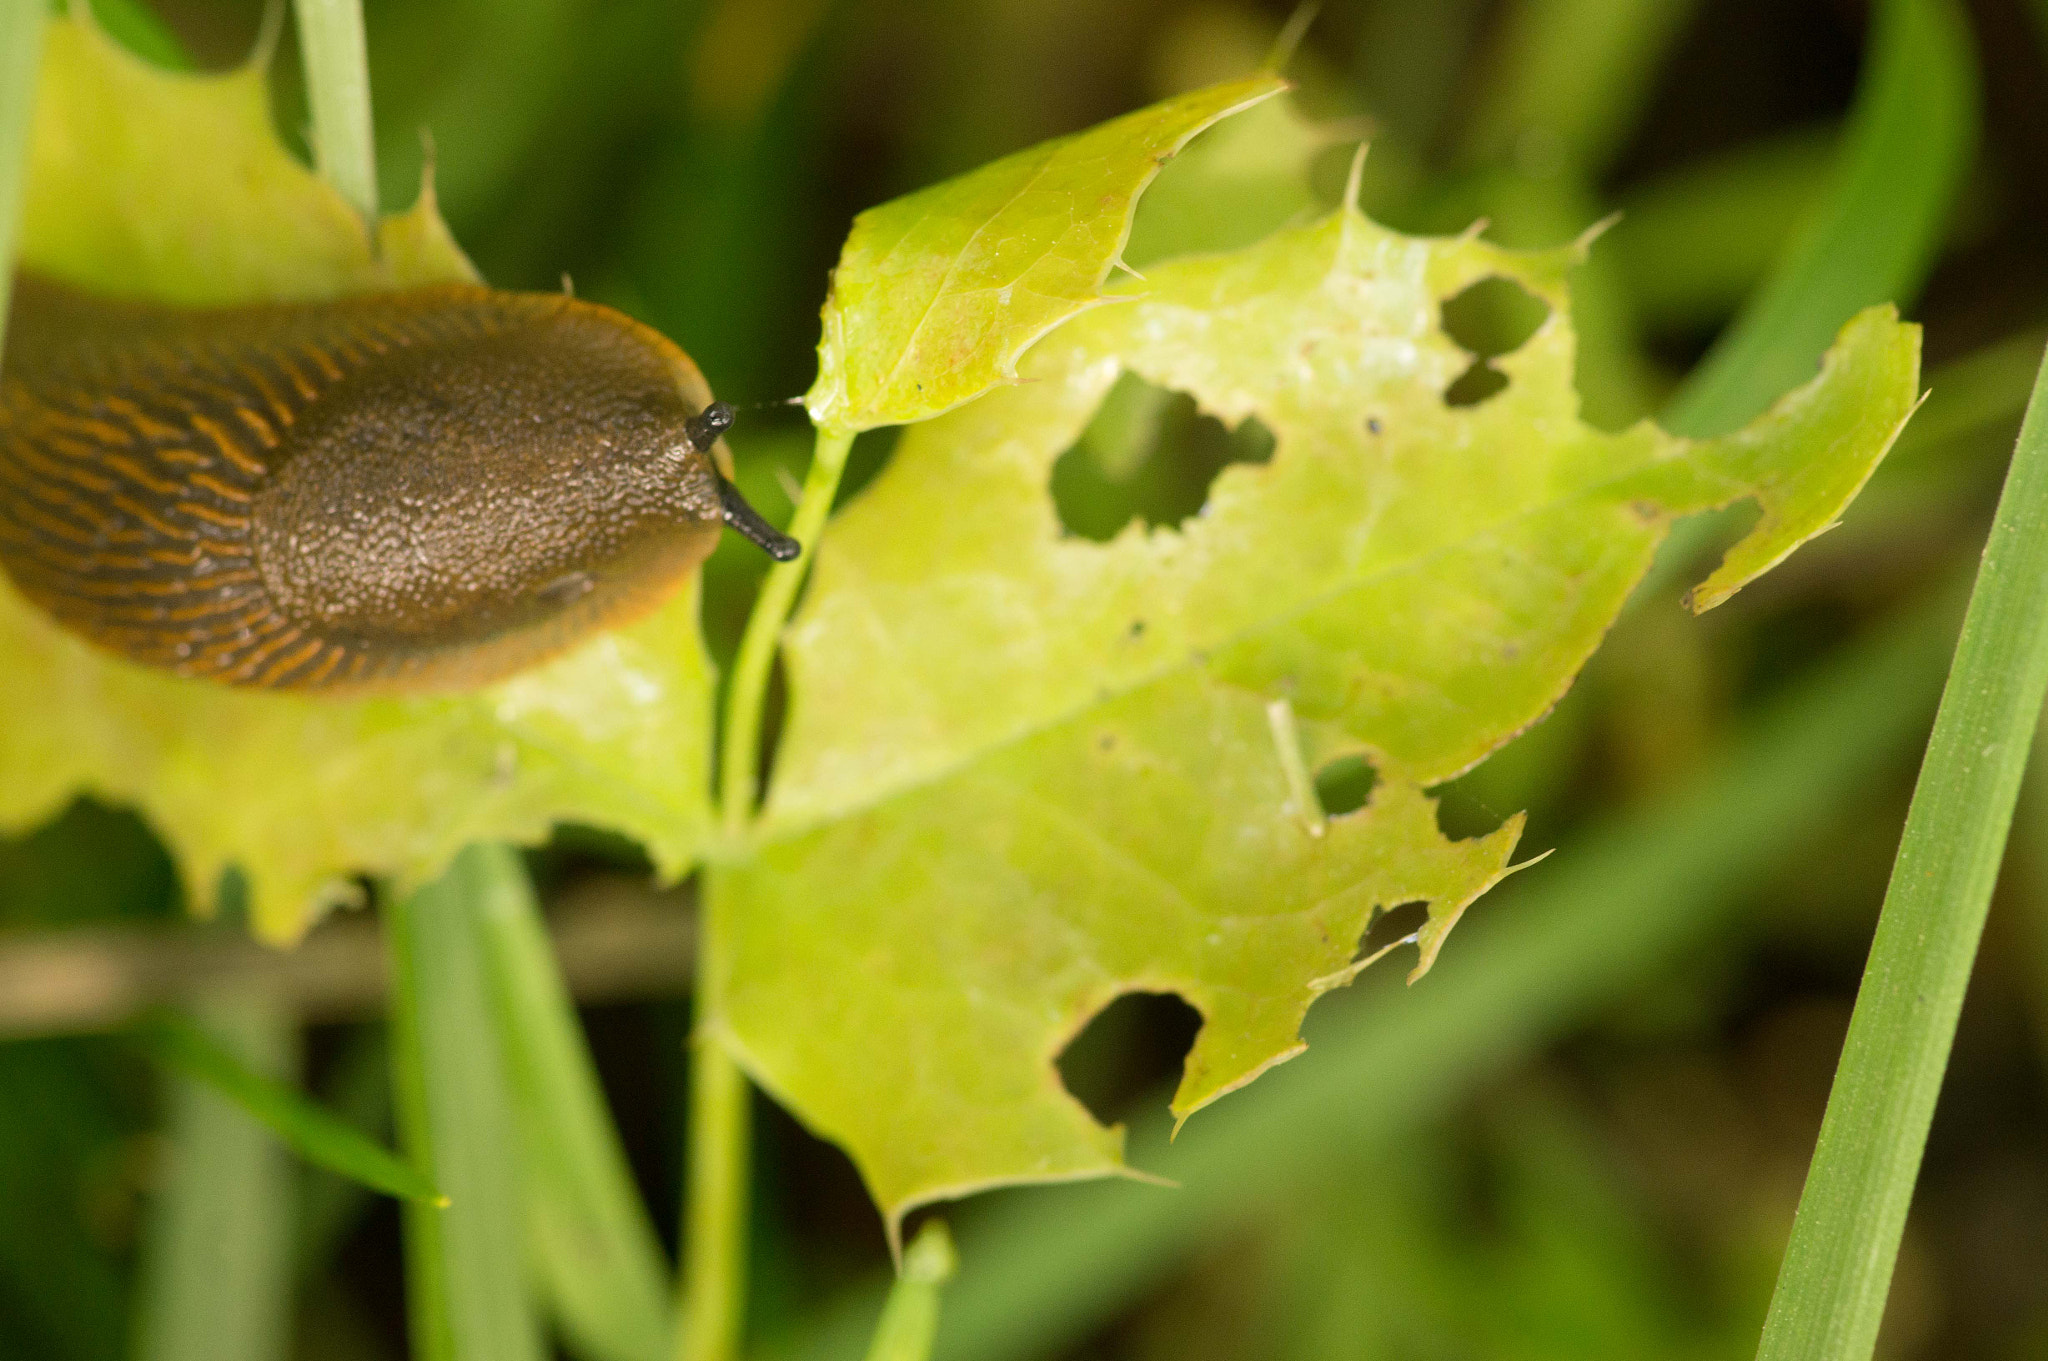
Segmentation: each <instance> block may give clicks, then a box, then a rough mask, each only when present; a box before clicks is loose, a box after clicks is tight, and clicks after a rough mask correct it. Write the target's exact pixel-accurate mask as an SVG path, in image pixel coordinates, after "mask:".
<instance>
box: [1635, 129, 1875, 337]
mask: <svg viewBox="0 0 2048 1361" xmlns="http://www.w3.org/2000/svg"><path fill="white" fill-rule="evenodd" d="M1840 141H1841V132H1840V129H1838V128H1835V127H1831V126H1820V127H1808V128H1801V129H1798V130H1796V131H1794V132H1790V133H1785V134H1782V135H1780V136H1776V137H1772V138H1769V139H1767V140H1762V141H1756V142H1750V143H1746V144H1745V145H1743V146H1741V147H1738V148H1736V149H1735V150H1733V151H1730V152H1728V153H1726V154H1724V155H1720V156H1714V157H1710V158H1708V159H1706V160H1702V161H1698V162H1694V163H1691V164H1687V165H1685V166H1682V167H1680V168H1678V169H1676V170H1673V171H1671V172H1670V173H1668V174H1665V175H1661V176H1659V177H1657V178H1656V179H1654V180H1652V181H1650V182H1649V183H1647V184H1644V185H1642V186H1641V187H1639V188H1636V189H1632V190H1630V191H1629V193H1628V194H1627V195H1626V196H1625V197H1624V198H1623V199H1622V203H1621V221H1620V222H1618V223H1616V224H1615V227H1614V230H1613V231H1611V232H1609V233H1608V234H1607V235H1606V236H1604V237H1602V238H1601V241H1600V248H1601V249H1604V250H1607V251H1610V252H1612V253H1613V257H1614V267H1615V272H1616V273H1617V274H1619V275H1620V276H1621V278H1622V281H1623V283H1624V284H1625V285H1626V287H1627V288H1628V293H1629V297H1630V300H1631V301H1632V302H1634V304H1635V306H1636V308H1637V310H1638V311H1639V312H1641V314H1642V316H1643V320H1644V322H1645V324H1646V325H1650V326H1661V327H1667V328H1668V327H1687V326H1705V325H1712V324H1714V323H1717V322H1719V321H1721V320H1722V319H1723V318H1725V317H1726V316H1728V314H1729V313H1730V312H1732V311H1734V310H1735V308H1736V307H1737V306H1738V305H1739V304H1740V303H1741V302H1742V300H1743V298H1744V297H1746V296H1747V295H1748V294H1749V293H1750V292H1751V291H1752V290H1753V289H1754V288H1755V287H1756V285H1757V283H1758V282H1759V281H1760V280H1762V279H1763V278H1764V277H1765V276H1766V275H1768V274H1769V272H1770V270H1771V267H1772V265H1773V264H1775V263H1776V261H1777V258H1778V256H1779V255H1780V254H1781V253H1782V250H1783V246H1784V243H1785V242H1786V240H1787V239H1789V238H1790V236H1791V234H1792V233H1793V231H1795V230H1796V229H1797V228H1798V227H1799V226H1800V225H1801V224H1802V223H1804V222H1805V221H1806V220H1807V219H1808V217H1809V216H1810V215H1811V214H1812V212H1813V208H1814V204H1815V202H1816V200H1817V199H1818V197H1819V195H1820V193H1821V192H1822V191H1824V190H1825V189H1826V188H1827V184H1828V173H1829V171H1830V169H1831V168H1832V167H1834V166H1835V165H1836V164H1838V162H1839V155H1838V152H1839V144H1840Z"/></svg>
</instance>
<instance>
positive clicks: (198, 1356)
mask: <svg viewBox="0 0 2048 1361" xmlns="http://www.w3.org/2000/svg"><path fill="white" fill-rule="evenodd" d="M194 1010H195V1012H196V1013H197V1015H198V1016H200V1017H202V1018H203V1021H204V1026H205V1028H202V1027H201V1024H200V1023H199V1022H197V1021H194V1020H191V1019H188V1018H186V1017H184V1016H180V1015H176V1014H170V1015H167V1016H166V1017H165V1018H164V1019H163V1020H162V1021H161V1022H159V1023H158V1025H157V1026H156V1027H155V1028H154V1031H153V1032H151V1033H153V1035H154V1036H155V1038H156V1040H157V1043H156V1046H155V1047H156V1048H157V1050H158V1052H159V1053H160V1054H162V1055H163V1056H164V1057H165V1058H166V1059H167V1060H168V1061H169V1063H170V1064H171V1066H172V1067H173V1068H174V1069H176V1070H178V1071H179V1072H180V1073H181V1074H182V1076H183V1079H184V1080H182V1081H178V1082H174V1083H173V1084H171V1090H170V1092H169V1098H170V1100H169V1107H170V1112H169V1119H168V1121H167V1122H166V1124H167V1128H166V1130H165V1135H166V1144H167V1148H166V1152H167V1155H168V1158H167V1161H168V1163H169V1174H168V1175H167V1176H166V1177H165V1178H164V1182H163V1186H162V1189H161V1190H160V1191H159V1192H158V1194H157V1196H156V1198H155V1200H154V1201H153V1203H152V1204H151V1206H150V1213H149V1226H148V1234H147V1237H146V1239H145V1246H144V1251H143V1255H142V1273H141V1280H140V1282H139V1285H140V1290H139V1293H140V1295H141V1310H140V1314H141V1321H140V1327H139V1329H138V1335H139V1345H138V1346H137V1348H136V1355H137V1357H138V1358H140V1361H282V1358H283V1357H284V1356H285V1355H286V1353H287V1352H288V1350H289V1348H290V1341H291V1304H292V1254H291V1227H292V1218H293V1211H294V1208H295V1207H294V1205H293V1200H294V1196H293V1190H294V1185H293V1179H292V1170H291V1165H290V1163H289V1162H288V1161H287V1159H286V1157H285V1154H284V1150H283V1149H282V1148H280V1147H279V1146H278V1144H277V1141H276V1140H274V1139H272V1138H271V1137H270V1134H269V1133H266V1132H265V1131H264V1130H263V1129H262V1128H261V1127H259V1126H258V1125H256V1124H254V1123H251V1121H250V1120H249V1118H248V1117H249V1116H250V1115H254V1116H255V1117H256V1119H257V1120H259V1121H261V1122H262V1123H263V1124H264V1125H268V1126H270V1127H271V1129H272V1130H274V1131H275V1132H277V1133H278V1134H280V1135H283V1136H284V1137H285V1139H286V1141H287V1142H289V1143H291V1144H293V1145H294V1146H295V1147H298V1148H300V1149H301V1150H302V1151H306V1152H307V1153H308V1156H309V1157H313V1156H315V1155H316V1154H326V1153H330V1152H334V1153H339V1154H340V1155H341V1157H342V1160H343V1161H355V1162H361V1163H362V1165H363V1166H365V1167H369V1168H372V1169H373V1170H376V1171H378V1172H380V1173H383V1172H386V1171H390V1170H395V1171H396V1172H397V1173H398V1174H400V1175H401V1176H405V1177H410V1178H412V1179H413V1180H414V1181H417V1180H418V1174H417V1173H415V1172H413V1170H412V1169H411V1168H409V1167H407V1166H405V1164H403V1163H401V1162H399V1161H398V1160H397V1159H396V1158H393V1157H392V1156H391V1155H390V1154H389V1153H386V1152H384V1150H382V1149H380V1148H378V1147H377V1146H376V1145H374V1144H372V1143H370V1142H369V1141H368V1140H366V1139H364V1138H363V1137H362V1136H361V1135H360V1134H357V1133H356V1132H355V1131H354V1130H351V1129H349V1128H348V1127H347V1126H344V1125H340V1124H337V1123H336V1122H335V1121H334V1119H333V1118H332V1117H331V1116H328V1115H327V1114H325V1113H324V1112H322V1111H321V1110H319V1108H317V1107H315V1106H313V1105H312V1104H311V1103H309V1102H307V1101H305V1100H304V1099H303V1098H301V1097H300V1096H299V1095H298V1093H296V1092H294V1091H292V1090H291V1089H290V1088H289V1087H287V1086H285V1085H284V1083H283V1080H282V1079H283V1078H284V1077H285V1075H286V1074H287V1073H288V1072H289V1070H290V1069H291V1068H292V1067H294V1066H295V1064H296V1062H297V1055H296V1053H295V1050H296V1049H297V1047H298V1030H297V1026H296V1023H295V1021H294V1018H293V1017H292V1016H291V1014H290V1013H289V1012H288V1011H287V1010H286V1009H285V1008H283V1007H282V1006H280V1005H279V1004H278V1002H277V1001H276V1000H275V999H274V998H270V997H266V996H264V995H263V994H262V992H261V991H260V990H245V991H233V992H226V993H214V994H210V995H208V996H205V997H203V998H201V999H199V1000H198V1001H197V1002H196V1004H195V1006H194ZM216 1036H218V1038H216ZM230 1046H232V1047H230ZM222 1097H226V1098H227V1100H226V1101H223V1100H222V1099H221V1098H222ZM229 1101H232V1102H234V1103H236V1104H237V1105H240V1106H241V1107H242V1110H236V1109H235V1108H234V1106H233V1105H230V1104H228V1102H229ZM244 1112H247V1114H244ZM315 1160H316V1161H325V1158H324V1157H316V1158H315ZM378 1160H381V1163H380V1162H379V1161H378ZM387 1165H388V1166H387Z"/></svg>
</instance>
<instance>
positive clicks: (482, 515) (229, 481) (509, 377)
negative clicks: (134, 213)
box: [0, 276, 794, 690]
mask: <svg viewBox="0 0 2048 1361" xmlns="http://www.w3.org/2000/svg"><path fill="white" fill-rule="evenodd" d="M16 297H17V301H16V305H15V308H14V312H13V316H12V318H11V323H10V330H9V336H8V339H9V344H8V349H7V354H6V359H5V369H4V370H0V566H4V568H5V570H6V573H7V575H8V577H9V578H10V579H11V580H12V581H13V583H14V585H15V587H16V588H17V589H19V590H20V591H21V593H22V594H23V595H24V596H26V597H27V598H28V599H29V600H31V601H33V602H34V603H35V604H36V605H38V606H40V607H41V608H42V609H44V610H45V611H46V612H48V613H49V614H50V615H51V616H52V617H53V618H55V619H56V620H57V621H58V622H59V623H61V624H62V625H64V626H65V627H67V628H69V629H71V630H72V631H73V632H76V633H78V634H80V635H82V636H84V637H86V638H87V639H89V640H91V641H92V642H94V643H97V644H99V645H100V646H102V647H105V648H108V649H110V650H112V651H115V652H118V653H120V654H121V655H123V656H125V657H128V658H130V659H132V660H134V661H138V662H143V663H146V664H148V665H152V666H158V667H163V668H166V669H169V670H172V671H177V672H180V673H182V674H187V675H196V676H204V677H208V678H211V679H215V680H219V681H224V682H227V683H230V684H237V685H251V686H263V687H273V688H287V689H318V690H337V689H342V690H363V689H373V690H426V689H446V688H455V687H462V686H469V685H476V684H481V683H484V682H487V681H490V680H494V679H497V678H498V677H500V676H503V675H506V674H509V673H510V672H512V671H515V670H518V669H520V668H522V667H524V666H527V665H530V664H532V663H534V662H536V661H539V660H541V659H542V658H544V657H546V656H548V655H551V654H553V653H555V652H559V651H561V650H563V649H564V648H567V647H569V646H571V645H573V644H574V643H575V642H577V641H579V640H580V639H581V638H583V637H585V636H587V635H588V634H589V633H590V632H592V631H593V630H595V629H598V628H602V627H609V626H613V625H616V624H619V623H623V622H625V621H627V620H628V619H630V618H632V617H634V616H636V615H638V614H640V613H644V612H645V611H646V610H648V609H651V608H653V606H654V605H656V604H658V603H659V602H660V601H661V600H662V599H664V598H666V596H667V595H668V594H669V592H670V590H671V589H672V588H673V587H674V586H675V585H676V584H677V583H678V582H679V581H681V580H682V579H683V578H684V577H685V576H686V575H687V574H688V573H689V572H690V571H691V570H693V569H694V568H695V567H696V566H697V564H698V563H699V562H701V561H702V559H703V558H704V556H705V555H706V554H708V553H709V552H710V550H711V547H712V544H713V543H714V542H715V540H716V538H717V534H718V531H719V528H720V526H721V524H723V523H725V522H727V521H730V522H732V523H733V524H734V526H735V527H736V528H738V529H740V530H741V532H742V533H745V534H747V535H748V537H749V538H753V539H754V540H755V541H756V542H757V543H761V544H762V546H763V547H766V548H768V549H769V550H770V551H771V552H775V551H776V548H777V545H778V544H780V543H786V542H788V541H787V540H784V539H782V536H780V535H777V534H776V533H775V531H774V530H773V529H771V528H769V527H767V526H766V525H765V524H764V523H763V522H762V521H761V520H760V517H759V516H758V515H755V514H754V513H753V512H752V511H751V509H746V508H745V506H744V502H741V501H739V499H738V497H737V495H736V494H735V493H733V492H732V490H731V488H730V487H729V486H728V485H727V484H726V482H725V480H724V479H723V478H722V477H721V476H720V475H719V473H718V470H717V468H716V467H715V466H714V464H713V463H712V460H711V450H712V448H713V446H714V445H715V444H716V442H717V440H718V437H719V435H720V434H721V433H723V431H724V430H725V429H726V428H727V427H729V426H730V424H731V422H732V409H731V408H730V407H729V406H726V405H725V404H724V403H715V402H713V401H712V400H711V394H710V391H709V390H708V388H707V387H706V386H705V384H704V380H703V378H702V376H701V375H700V374H699V373H698V372H697V369H696V366H695V365H694V364H692V363H691V362H690V360H689V359H688V357H687V356H685V355H684V354H683V353H682V351H680V350H678V349H676V348H675V346H673V345H672V344H670V343H669V342H668V341H667V340H665V339H663V338H662V337H661V336H660V335H659V334H657V333H656V332H653V331H651V330H649V329H647V328H646V327H643V326H640V325H639V324H638V323H636V322H633V321H631V320H629V319H628V318H625V317H623V316H620V315H619V314H618V313H615V312H611V311H609V310H608V309H605V308H601V307H596V306H594V305H592V304H589V303H583V302H578V301H575V300H574V299H570V298H565V297H561V296H559V295H536V294H515V293H500V292H494V291H492V290H489V289H485V288H481V287H473V286H449V287H442V288H432V289H422V290H417V291H414V292H409V293H400V294H390V295H382V296H372V297H365V298H357V299H350V300H345V301H341V302H334V303H323V304H283V305H276V306H265V307H248V308H234V309H223V310H214V311H181V310H175V309H168V308H156V307H145V306H137V305H134V304H125V303H119V302H113V301H109V300H106V299H100V298H94V297H91V296H88V295H84V294H80V293H77V292H74V291H71V290H67V289H63V288H60V287H57V286H54V285H51V284H49V283H47V282H45V281H41V280H37V279H35V278H33V277H29V276H25V277H24V278H23V279H22V280H21V285H20V287H19V289H18V291H17V295H16ZM735 506H738V507H740V508H741V509H740V510H739V511H736V510H735V509H734V507H735ZM742 515H743V516H744V518H743V519H742V518H738V517H740V516H742ZM791 551H792V552H793V551H794V546H793V545H792V546H791ZM567 583H573V585H574V589H570V588H569V585H568V584H567Z"/></svg>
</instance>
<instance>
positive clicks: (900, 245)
mask: <svg viewBox="0 0 2048 1361" xmlns="http://www.w3.org/2000/svg"><path fill="white" fill-rule="evenodd" d="M1285 88H1286V82H1285V81H1283V80H1281V79H1280V78H1279V77H1277V76H1254V77H1250V78H1248V79H1245V80H1238V81H1231V82H1229V83H1227V84H1223V85H1214V86H1211V87H1209V88H1208V89H1205V90H1196V91H1193V92H1192V93H1189V94H1184V95H1179V96H1177V97H1175V98H1173V99H1169V100H1166V101H1165V102H1163V103H1160V104H1155V105H1153V106H1152V107H1151V108H1148V109H1140V110H1139V111H1138V112H1136V113H1132V114H1126V115H1125V116H1123V117H1122V118H1117V119H1113V120H1111V121H1110V122H1107V123H1104V124H1102V125H1100V126H1098V127H1093V128H1090V129H1088V130H1087V131H1085V132H1079V133H1076V134H1074V135H1073V136H1071V137H1063V138H1060V139H1058V140H1056V141H1051V142H1045V143H1042V144H1040V145H1038V146H1035V147H1032V148H1030V149H1029V150H1027V151H1020V152H1018V153H1017V154H1016V155H1014V156H1006V157H1004V158H1003V159H1002V160H1000V161H995V162H992V163H991V164H989V165H985V166H983V167H982V168H981V169H979V170H975V171H971V172H969V173H968V174H965V175H961V176H959V177H958V178H956V179H951V180H947V181H945V182H944V183H943V184H936V185H933V186H932V187H931V188H929V189H922V190H919V191H918V192H917V193H914V194H907V195H905V196H904V197H902V198H899V199H893V200H891V201H890V202H888V203H885V204H883V205H881V206H880V207H878V208H870V209H869V210H868V211H866V212H864V213H862V214H861V215H860V216H859V217H857V218H855V219H854V221H853V230H852V232H851V233H850V234H849V235H848V236H847V238H846V245H845V247H844V248H843V249H842V250H841V252H840V257H839V267H838V268H837V269H836V270H835V271H834V272H833V278H832V292H831V295H830V296H829V297H828V298H827V299H826V300H825V313H824V334H823V337H822V338H821V339H820V341H819V343H818V380H817V382H816V383H814V384H813V385H812V386H811V390H810V392H809V393H808V394H807V395H806V396H805V398H804V404H805V406H806V407H808V408H809V410H810V413H811V419H812V420H814V421H816V422H817V423H818V424H819V425H821V426H824V427H826V428H829V429H836V430H866V429H870V428H872V427H874V426H878V425H899V424H905V423H908V422H911V421H921V420H924V419H925V418H926V417H929V416H933V415H936V414H938V413H939V412H941V411H945V410H948V409H949V408H952V407H955V406H958V405H959V404H960V403H962V402H965V401H968V400H970V399H972V398H974V397H977V396H979V395H980V394H981V393H983V392H985V391H987V390H988V389H989V388H991V387H993V386H995V385H996V384H999V383H1011V382H1015V381H1016V377H1017V371H1016V370H1017V358H1018V356H1019V355H1021V354H1023V353H1024V351H1025V350H1026V349H1028V348H1029V347H1030V346H1031V344H1032V342H1033V341H1035V340H1037V339H1038V338H1039V337H1040V336H1042V335H1044V334H1045V333H1046V332H1047V331H1049V330H1051V329H1052V328H1053V327H1055V326H1057V325H1059V324H1060V323H1061V322H1063V321H1065V320H1067V319H1068V318H1069V317H1072V316H1074V315H1075V314H1076V313H1078V312H1081V311H1083V310H1084V309H1087V308H1090V307H1093V306H1096V305H1097V304H1099V303H1100V302H1101V301H1102V294H1101V290H1102V284H1103V281H1104V280H1105V279H1106V278H1108V277H1109V271H1110V269H1111V267H1112V266H1113V265H1114V264H1115V263H1116V260H1117V254H1118V252H1119V251H1120V250H1122V249H1123V245H1124V239H1125V237H1126V236H1127V235H1128V234H1129V232H1130V221H1131V207H1132V204H1133V203H1135V202H1136V200H1137V197H1138V195H1139V194H1140V193H1142V192H1144V189H1145V186H1146V185H1147V184H1150V183H1151V182H1152V177H1153V176H1154V175H1156V174H1157V173H1158V172H1159V166H1160V164H1161V163H1162V162H1163V161H1165V160H1166V159H1167V158H1168V157H1170V156H1172V155H1173V154H1174V152H1176V151H1178V150H1179V149H1180V148H1181V146H1182V145H1184V144H1185V143H1186V142H1187V140H1188V139H1189V138H1190V137H1193V136H1194V135H1195V134H1196V133H1198V132H1200V131H1201V130H1202V129H1203V128H1205V127H1208V126H1209V125H1210V124H1211V123H1214V122H1215V121H1216V120H1217V119H1219V118H1222V117H1224V116H1225V115H1227V114H1229V113H1231V112H1233V111H1235V110H1237V109H1241V108H1244V107H1246V106H1247V105H1249V104H1255V103H1257V102H1258V101H1259V100H1262V99H1266V98H1269V97H1270V96H1272V95H1274V94H1276V93H1278V92H1279V91H1280V90H1282V89H1285Z"/></svg>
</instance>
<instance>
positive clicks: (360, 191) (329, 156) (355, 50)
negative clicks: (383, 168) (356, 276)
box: [292, 0, 377, 224]
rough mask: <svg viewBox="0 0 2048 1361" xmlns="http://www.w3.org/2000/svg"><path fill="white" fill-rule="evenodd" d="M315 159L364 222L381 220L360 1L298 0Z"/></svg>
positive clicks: (328, 180)
mask: <svg viewBox="0 0 2048 1361" xmlns="http://www.w3.org/2000/svg"><path fill="white" fill-rule="evenodd" d="M292 9H293V13H295V14H296V15H297V16H298V20H299V52H300V55H301V56H303V57H304V58H305V63H306V103H307V104H308V105H309V106H310V108H311V111H312V115H313V132H312V142H313V162H314V164H315V165H317V166H318V167H319V168H320V173H321V175H322V176H324V177H325V178H326V180H327V182H328V183H329V184H331V185H333V186H334V188H335V190H336V192H338V193H339V194H340V195H341V196H342V197H343V198H344V199H347V200H348V203H349V206H350V207H352V208H354V209H355V210H356V211H357V212H359V213H361V214H362V215H363V221H364V222H365V223H370V224H374V223H375V222H376V220H377V143H376V140H375V139H374V138H373V137H372V136H371V134H370V64H369V58H368V56H367V55H366V53H365V43H364V40H363V7H362V4H361V3H360V0H293V6H292Z"/></svg>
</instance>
